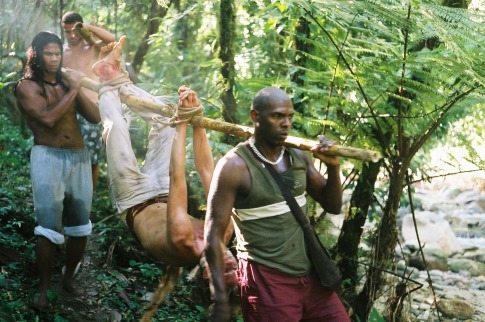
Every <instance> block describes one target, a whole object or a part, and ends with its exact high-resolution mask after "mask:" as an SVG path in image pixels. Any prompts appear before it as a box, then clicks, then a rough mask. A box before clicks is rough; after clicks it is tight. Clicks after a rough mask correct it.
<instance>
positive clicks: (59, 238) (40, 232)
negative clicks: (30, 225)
mask: <svg viewBox="0 0 485 322" xmlns="http://www.w3.org/2000/svg"><path fill="white" fill-rule="evenodd" d="M34 235H36V236H44V237H45V238H47V239H49V240H50V241H51V242H52V243H54V244H56V245H62V244H64V241H65V238H64V235H62V234H60V233H58V232H57V231H54V230H52V229H48V228H44V227H42V226H37V227H35V228H34Z"/></svg>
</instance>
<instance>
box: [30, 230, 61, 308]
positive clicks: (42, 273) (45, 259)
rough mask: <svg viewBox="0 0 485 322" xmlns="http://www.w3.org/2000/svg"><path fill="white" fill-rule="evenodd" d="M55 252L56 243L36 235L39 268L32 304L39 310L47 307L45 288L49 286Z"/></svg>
mask: <svg viewBox="0 0 485 322" xmlns="http://www.w3.org/2000/svg"><path fill="white" fill-rule="evenodd" d="M55 253H56V245H55V244H54V243H52V242H51V241H50V240H49V239H47V238H45V237H43V236H38V237H37V244H36V247H35V254H36V258H37V269H38V270H39V295H38V296H37V298H35V299H34V303H33V305H34V306H35V308H37V309H39V310H41V311H42V310H45V309H47V308H48V307H49V300H48V298H47V290H48V289H49V286H50V275H51V268H52V263H53V261H54V256H55Z"/></svg>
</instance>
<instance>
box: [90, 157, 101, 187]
mask: <svg viewBox="0 0 485 322" xmlns="http://www.w3.org/2000/svg"><path fill="white" fill-rule="evenodd" d="M91 171H92V176H93V192H94V191H95V190H96V185H97V183H98V178H99V163H96V164H93V165H92V166H91Z"/></svg>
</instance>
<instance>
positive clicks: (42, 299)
mask: <svg viewBox="0 0 485 322" xmlns="http://www.w3.org/2000/svg"><path fill="white" fill-rule="evenodd" d="M30 307H31V308H32V309H34V310H36V311H38V312H42V313H46V312H53V310H54V309H53V307H52V305H51V304H50V303H49V299H48V298H47V294H41V293H38V294H36V295H35V297H34V299H33V300H32V303H30Z"/></svg>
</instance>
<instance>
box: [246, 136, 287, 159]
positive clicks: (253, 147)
mask: <svg viewBox="0 0 485 322" xmlns="http://www.w3.org/2000/svg"><path fill="white" fill-rule="evenodd" d="M249 146H250V147H251V149H252V150H253V151H254V153H255V154H256V155H257V156H258V157H259V158H260V159H261V160H263V161H264V162H267V163H269V164H271V165H277V164H278V163H280V162H281V160H283V156H284V155H285V148H284V147H282V148H281V153H280V156H279V158H278V160H276V161H274V162H273V161H270V160H268V159H266V158H265V157H264V156H263V155H262V154H261V152H259V150H258V148H256V146H255V145H254V143H253V140H249Z"/></svg>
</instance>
